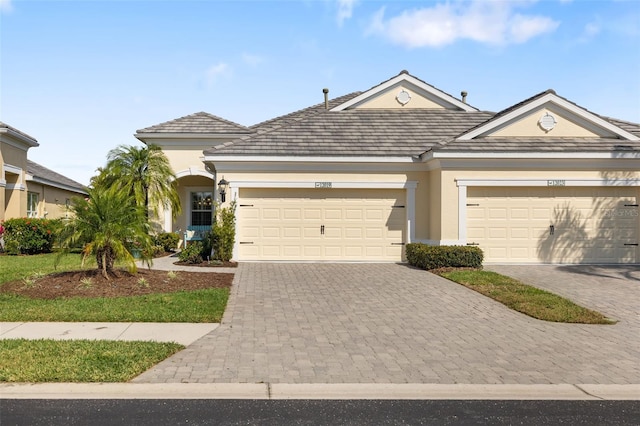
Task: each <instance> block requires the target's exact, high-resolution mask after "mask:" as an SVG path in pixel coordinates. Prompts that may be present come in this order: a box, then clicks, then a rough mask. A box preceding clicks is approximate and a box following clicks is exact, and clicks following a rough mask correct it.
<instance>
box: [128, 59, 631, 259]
mask: <svg viewBox="0 0 640 426" xmlns="http://www.w3.org/2000/svg"><path fill="white" fill-rule="evenodd" d="M462 95H463V96H462V99H458V98H456V97H454V96H452V95H449V94H447V93H445V92H443V91H441V90H439V89H437V88H435V87H433V86H431V85H429V84H427V83H426V82H424V81H422V80H420V79H418V78H416V77H414V76H412V75H411V74H409V73H407V72H406V71H403V72H401V73H400V74H399V75H397V76H395V77H393V78H391V79H389V80H386V81H384V82H382V83H381V84H379V85H377V86H374V87H372V88H371V89H369V90H367V91H365V92H355V93H351V94H349V95H346V96H342V97H340V98H336V99H333V100H329V99H328V98H327V94H326V91H325V102H323V103H319V104H317V105H314V106H312V107H309V108H307V109H304V110H301V111H297V112H294V113H291V114H288V115H285V116H282V117H277V118H274V119H272V120H269V121H266V122H263V123H260V124H257V125H255V126H251V127H245V126H242V125H239V124H236V123H232V122H229V121H227V120H224V119H221V118H219V117H216V116H213V115H211V114H207V113H197V114H193V115H189V116H186V117H182V118H178V119H176V120H172V121H169V122H166V123H162V124H158V125H155V126H151V127H148V128H145V129H141V130H138V132H137V133H136V137H137V138H138V139H140V140H141V141H143V142H145V143H155V144H158V145H160V146H161V147H162V148H163V150H164V151H165V153H166V154H167V156H168V157H169V159H170V161H171V164H172V166H173V168H174V170H175V171H176V173H177V175H178V182H179V187H180V191H181V197H182V201H183V206H184V208H183V210H184V213H183V214H182V216H180V217H179V218H178V219H177V221H176V222H175V223H172V222H171V220H170V217H171V215H170V214H169V212H167V214H166V215H165V217H166V219H165V229H167V230H176V229H178V228H180V229H186V227H188V226H190V225H194V224H207V223H210V221H211V211H212V205H213V204H214V202H213V201H214V200H218V201H220V194H219V191H218V185H217V184H218V182H219V181H220V180H221V179H223V178H224V180H225V181H227V182H228V183H229V184H228V188H226V201H225V203H224V205H227V204H228V203H229V202H230V201H231V200H235V201H236V208H237V210H236V215H237V236H236V246H235V251H234V258H235V259H236V260H239V261H376V262H377V261H392V262H397V261H401V260H403V255H404V252H403V246H404V245H405V244H407V243H410V242H425V243H428V244H436V245H452V244H456V245H477V246H479V247H481V248H482V249H483V250H484V253H485V262H486V263H640V249H639V248H638V243H640V231H639V229H640V215H639V209H638V202H639V198H640V125H639V124H635V123H629V122H625V121H622V120H617V119H613V118H608V117H605V116H602V115H599V114H596V113H594V112H591V111H588V110H586V109H585V108H582V107H580V106H579V105H576V104H575V103H573V102H571V101H569V100H567V99H565V98H563V97H561V96H559V95H558V94H556V93H555V92H554V91H552V90H548V91H545V92H542V93H539V94H537V95H535V96H532V97H531V98H529V99H526V100H524V101H522V102H520V103H518V104H516V105H514V106H511V107H509V108H507V109H505V110H503V111H501V112H498V113H492V112H486V111H481V110H479V109H477V108H475V107H473V106H471V105H469V104H468V103H466V100H465V94H464V93H463V94H462Z"/></svg>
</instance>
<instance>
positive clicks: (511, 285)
mask: <svg viewBox="0 0 640 426" xmlns="http://www.w3.org/2000/svg"><path fill="white" fill-rule="evenodd" d="M434 272H435V273H437V274H438V275H440V276H443V277H445V278H447V279H449V280H451V281H454V282H457V283H459V284H462V285H464V286H465V287H468V288H470V289H472V290H475V291H477V292H478V293H481V294H483V295H485V296H488V297H490V298H492V299H494V300H496V301H498V302H500V303H502V304H504V305H506V306H508V307H509V308H511V309H514V310H516V311H518V312H522V313H523V314H526V315H529V316H531V317H533V318H537V319H541V320H545V321H553V322H565V323H581V324H615V322H616V321H613V320H610V319H609V318H607V317H605V316H604V315H602V314H601V313H599V312H595V311H592V310H590V309H587V308H583V307H582V306H579V305H576V304H575V303H573V302H572V301H570V300H567V299H565V298H563V297H560V296H558V295H555V294H553V293H550V292H548V291H544V290H540V289H538V288H536V287H532V286H529V285H526V284H523V283H522V282H520V281H518V280H516V279H514V278H511V277H507V276H504V275H500V274H497V273H495V272H491V271H482V270H466V269H465V270H452V271H445V272H442V271H434Z"/></svg>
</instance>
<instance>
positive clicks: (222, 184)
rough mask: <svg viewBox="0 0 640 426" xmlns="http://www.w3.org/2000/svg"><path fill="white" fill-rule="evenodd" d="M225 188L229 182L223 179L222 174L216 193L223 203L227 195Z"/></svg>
mask: <svg viewBox="0 0 640 426" xmlns="http://www.w3.org/2000/svg"><path fill="white" fill-rule="evenodd" d="M227 188H229V182H227V181H226V180H225V179H224V176H223V177H222V179H220V181H219V182H218V193H219V194H220V201H222V202H223V203H224V201H225V195H227Z"/></svg>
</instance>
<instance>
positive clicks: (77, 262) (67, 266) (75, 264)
mask: <svg viewBox="0 0 640 426" xmlns="http://www.w3.org/2000/svg"><path fill="white" fill-rule="evenodd" d="M56 256H58V254H57V253H47V254H34V255H30V256H9V255H3V256H0V284H2V283H6V282H9V281H16V280H21V279H23V278H25V277H29V276H31V275H32V274H34V273H37V274H40V275H48V274H51V273H53V272H62V271H72V270H79V269H82V267H81V266H82V255H80V254H77V253H68V254H64V255H62V256H61V257H60V261H59V263H58V266H57V267H55V266H54V265H55V260H56ZM92 268H95V261H93V259H92V258H90V259H88V262H87V263H86V264H85V267H84V269H92Z"/></svg>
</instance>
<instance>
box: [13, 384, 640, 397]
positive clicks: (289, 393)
mask: <svg viewBox="0 0 640 426" xmlns="http://www.w3.org/2000/svg"><path fill="white" fill-rule="evenodd" d="M0 398H3V399H274V400H275V399H277V400H285V399H314V400H321V399H322V400H327V399H339V400H353V399H394V400H435V399H439V400H632V401H637V400H640V385H638V384H628V385H616V384H609V385H598V384H577V385H572V384H532V385H518V384H423V383H418V384H411V383H407V384H377V383H375V384H363V383H353V384H350V383H341V384H324V383H307V384H288V383H274V384H269V383H159V384H147V383H35V384H33V383H1V384H0Z"/></svg>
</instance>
